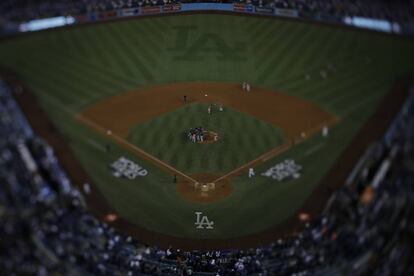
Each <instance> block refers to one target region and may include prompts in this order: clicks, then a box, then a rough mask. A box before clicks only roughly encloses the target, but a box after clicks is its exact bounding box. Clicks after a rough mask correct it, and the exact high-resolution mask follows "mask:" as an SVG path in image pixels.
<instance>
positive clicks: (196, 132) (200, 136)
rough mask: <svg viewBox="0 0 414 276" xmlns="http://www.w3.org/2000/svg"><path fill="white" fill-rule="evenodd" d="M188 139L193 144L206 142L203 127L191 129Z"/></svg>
mask: <svg viewBox="0 0 414 276" xmlns="http://www.w3.org/2000/svg"><path fill="white" fill-rule="evenodd" d="M187 137H188V139H190V141H191V142H193V143H202V142H204V140H205V132H204V128H203V127H195V128H191V129H190V130H189V131H188V132H187Z"/></svg>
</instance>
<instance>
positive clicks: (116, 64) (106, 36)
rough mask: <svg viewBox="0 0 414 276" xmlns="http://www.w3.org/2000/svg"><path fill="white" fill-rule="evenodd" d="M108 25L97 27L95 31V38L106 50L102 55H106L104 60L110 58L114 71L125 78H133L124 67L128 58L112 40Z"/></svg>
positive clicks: (131, 72) (129, 71)
mask: <svg viewBox="0 0 414 276" xmlns="http://www.w3.org/2000/svg"><path fill="white" fill-rule="evenodd" d="M109 25H110V24H108V25H98V26H97V27H96V29H95V32H96V34H97V36H98V37H99V38H100V39H101V40H102V43H103V45H104V46H105V49H106V52H103V54H104V55H106V59H108V58H109V57H110V60H111V61H112V64H111V66H113V69H114V70H115V71H117V72H119V73H121V74H123V75H125V76H129V77H134V72H133V71H131V70H130V68H129V67H128V66H126V64H128V62H127V60H128V57H127V55H126V54H125V52H124V51H123V49H122V47H120V46H122V45H120V44H119V43H118V42H117V41H116V40H115V39H114V38H113V32H112V31H109V30H110V29H109Z"/></svg>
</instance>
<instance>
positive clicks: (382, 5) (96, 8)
mask: <svg viewBox="0 0 414 276" xmlns="http://www.w3.org/2000/svg"><path fill="white" fill-rule="evenodd" d="M194 2H195V3H197V2H199V3H204V2H213V3H242V4H252V5H254V6H257V7H271V8H281V9H295V10H298V11H299V12H300V13H301V14H304V15H307V16H311V15H312V16H314V15H317V16H319V17H324V16H327V17H336V18H342V17H343V16H362V17H369V18H378V19H387V20H390V21H395V22H406V21H412V19H413V15H414V4H413V2H412V1H408V0H407V1H404V0H400V1H387V0H375V1H369V2H367V1H362V0H355V1H346V0H234V1H230V0H205V1H194V0H193V1H191V0H190V1H188V0H182V1H180V0H119V1H114V0H103V1H98V0H75V1H62V0H60V1H51V0H46V1H38V0H18V1H15V0H5V1H2V2H1V3H0V14H1V17H2V19H3V20H6V19H7V20H10V21H18V22H20V21H25V20H30V19H35V18H44V17H54V16H63V15H78V14H85V13H90V12H100V11H111V10H119V9H124V8H133V7H143V6H159V5H167V4H174V3H194ZM1 21H2V20H0V22H1Z"/></svg>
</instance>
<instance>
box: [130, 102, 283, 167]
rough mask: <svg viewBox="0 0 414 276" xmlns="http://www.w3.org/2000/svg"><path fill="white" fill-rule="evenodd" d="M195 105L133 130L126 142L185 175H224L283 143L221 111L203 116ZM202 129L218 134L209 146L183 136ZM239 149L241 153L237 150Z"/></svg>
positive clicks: (260, 125) (276, 134) (273, 133)
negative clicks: (217, 138)
mask: <svg viewBox="0 0 414 276" xmlns="http://www.w3.org/2000/svg"><path fill="white" fill-rule="evenodd" d="M207 108H208V105H207V104H201V103H195V104H191V105H187V106H185V107H182V108H179V109H178V110H175V111H173V112H170V113H167V114H165V115H162V116H159V117H157V118H155V119H153V120H150V121H148V122H145V123H141V124H139V125H138V126H136V127H134V128H133V129H132V130H131V131H130V133H129V137H128V140H129V141H130V142H132V143H133V144H135V145H137V146H138V147H140V148H142V149H143V150H145V151H146V152H148V153H150V154H151V155H154V156H155V157H157V158H159V159H160V160H162V161H164V162H166V163H168V164H169V165H172V166H173V167H174V168H176V169H178V170H181V171H183V172H185V173H200V172H203V173H224V172H228V171H230V170H232V169H236V168H238V167H240V166H241V165H244V164H245V163H248V162H249V161H251V160H253V159H255V158H257V157H259V156H260V155H262V154H264V153H266V152H267V151H269V150H271V149H272V148H275V147H277V146H279V145H281V144H282V143H283V138H282V132H281V130H280V129H278V128H276V127H274V126H272V125H270V124H268V123H266V122H264V121H260V120H258V119H256V118H253V117H251V116H250V115H248V114H244V113H241V112H238V111H236V110H233V109H231V108H228V107H224V110H223V111H222V112H220V111H218V110H217V108H213V112H212V113H211V114H210V115H209V114H208V113H207ZM198 126H202V127H204V128H205V129H206V130H210V131H214V132H216V133H218V134H219V137H220V139H219V140H218V141H217V142H214V143H211V144H198V143H192V142H191V141H190V140H189V139H188V137H187V136H186V135H185V132H188V130H189V129H190V128H194V127H198ZM241 149H243V150H241Z"/></svg>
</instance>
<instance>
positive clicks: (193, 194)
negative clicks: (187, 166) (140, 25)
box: [177, 173, 232, 203]
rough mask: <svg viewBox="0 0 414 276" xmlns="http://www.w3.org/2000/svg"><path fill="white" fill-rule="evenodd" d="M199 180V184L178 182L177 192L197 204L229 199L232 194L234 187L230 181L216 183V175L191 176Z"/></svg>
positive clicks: (201, 174)
mask: <svg viewBox="0 0 414 276" xmlns="http://www.w3.org/2000/svg"><path fill="white" fill-rule="evenodd" d="M191 177H192V178H194V179H196V180H197V183H190V182H188V181H178V183H177V192H178V194H179V195H180V196H182V197H184V198H185V199H187V200H190V201H192V202H196V203H211V202H216V201H219V200H221V199H224V198H226V197H228V196H229V195H230V194H231V191H232V187H231V184H230V181H229V180H228V179H224V180H220V181H218V182H214V180H216V179H217V178H219V177H218V176H216V175H213V174H208V173H200V174H195V175H191Z"/></svg>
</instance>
